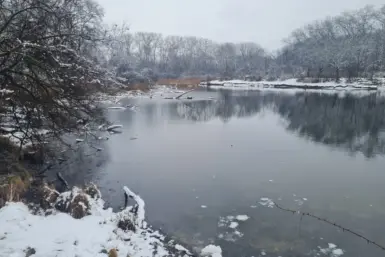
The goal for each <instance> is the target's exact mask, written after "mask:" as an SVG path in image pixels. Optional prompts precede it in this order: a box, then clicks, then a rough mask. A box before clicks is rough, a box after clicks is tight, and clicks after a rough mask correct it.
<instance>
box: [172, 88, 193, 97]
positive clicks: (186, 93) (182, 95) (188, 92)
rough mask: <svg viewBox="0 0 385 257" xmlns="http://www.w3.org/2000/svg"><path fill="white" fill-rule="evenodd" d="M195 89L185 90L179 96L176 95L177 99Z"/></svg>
mask: <svg viewBox="0 0 385 257" xmlns="http://www.w3.org/2000/svg"><path fill="white" fill-rule="evenodd" d="M194 90H195V89H191V90H189V91H187V92H184V93H183V94H180V95H178V96H177V97H175V99H179V98H181V97H182V96H184V95H185V94H187V93H190V92H192V91H194Z"/></svg>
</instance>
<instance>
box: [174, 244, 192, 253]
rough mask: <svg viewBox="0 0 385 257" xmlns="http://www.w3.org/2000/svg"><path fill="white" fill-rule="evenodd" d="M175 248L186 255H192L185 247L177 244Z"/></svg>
mask: <svg viewBox="0 0 385 257" xmlns="http://www.w3.org/2000/svg"><path fill="white" fill-rule="evenodd" d="M174 247H175V249H177V250H178V251H181V252H186V253H188V254H191V253H190V251H189V250H187V249H186V248H185V247H183V246H181V245H180V244H176V245H175V246H174Z"/></svg>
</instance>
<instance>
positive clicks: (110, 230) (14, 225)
mask: <svg viewBox="0 0 385 257" xmlns="http://www.w3.org/2000/svg"><path fill="white" fill-rule="evenodd" d="M124 191H125V192H126V194H127V195H128V196H129V197H130V198H132V199H134V200H135V201H136V205H135V206H130V207H127V208H125V209H124V210H122V211H121V212H117V213H114V212H113V211H112V209H105V208H104V202H103V200H102V199H101V198H100V193H98V194H96V195H94V196H93V197H91V196H90V195H88V194H85V193H84V191H82V190H80V189H78V188H74V189H73V190H72V192H65V193H62V194H60V195H59V197H58V198H57V200H56V201H57V202H58V201H62V202H66V203H67V206H68V205H71V204H73V203H74V202H76V200H75V199H76V196H78V195H86V199H87V200H86V201H85V202H86V203H87V204H84V203H81V204H79V203H78V204H79V206H80V207H81V208H84V209H87V213H88V214H89V215H87V216H85V217H83V218H81V219H75V218H73V217H72V216H71V215H70V214H68V213H63V212H59V211H57V210H56V209H51V210H50V212H52V213H51V214H50V215H44V213H43V212H42V213H41V214H40V215H35V214H33V213H32V212H31V211H30V210H29V209H28V207H27V206H26V205H25V204H24V203H21V202H18V203H7V204H6V206H5V207H3V208H2V209H0V256H12V257H18V256H20V257H25V256H36V257H39V256H41V257H43V256H44V257H46V256H58V257H60V256H63V257H64V256H82V257H87V256H90V257H91V256H92V257H94V256H103V257H105V256H107V255H108V256H124V257H126V256H130V257H150V256H151V257H152V256H192V254H191V253H190V252H189V250H187V249H186V248H184V247H183V246H181V245H179V244H176V243H175V242H174V241H172V240H171V241H168V242H167V240H166V237H165V236H164V235H162V234H160V233H159V232H158V231H154V230H153V229H151V228H150V227H149V226H148V225H147V223H146V222H145V220H144V219H145V209H144V201H143V200H142V198H140V196H138V195H136V194H135V193H133V192H132V191H131V190H129V189H128V188H127V187H124ZM57 202H56V203H57ZM53 206H54V205H53ZM45 213H47V212H45ZM202 254H204V256H215V257H217V256H218V257H220V256H221V250H220V247H216V246H210V247H208V248H204V251H203V252H202ZM207 254H208V255H207Z"/></svg>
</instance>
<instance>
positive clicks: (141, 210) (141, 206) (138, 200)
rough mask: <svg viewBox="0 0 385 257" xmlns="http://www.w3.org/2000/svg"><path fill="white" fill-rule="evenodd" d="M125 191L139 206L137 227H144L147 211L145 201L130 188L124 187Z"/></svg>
mask: <svg viewBox="0 0 385 257" xmlns="http://www.w3.org/2000/svg"><path fill="white" fill-rule="evenodd" d="M123 190H124V192H126V194H127V195H128V196H129V197H131V198H132V199H134V200H135V202H136V203H137V205H138V211H137V219H136V222H137V225H138V226H140V227H142V226H143V225H144V224H143V222H144V218H145V210H144V205H145V204H144V201H143V199H142V198H141V197H140V196H139V195H137V194H135V193H134V192H132V191H131V190H130V189H129V188H128V187H126V186H124V187H123Z"/></svg>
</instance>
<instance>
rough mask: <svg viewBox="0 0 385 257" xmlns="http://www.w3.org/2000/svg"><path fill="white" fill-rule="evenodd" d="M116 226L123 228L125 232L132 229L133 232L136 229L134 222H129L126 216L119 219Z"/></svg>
mask: <svg viewBox="0 0 385 257" xmlns="http://www.w3.org/2000/svg"><path fill="white" fill-rule="evenodd" d="M118 228H120V229H121V230H123V231H125V232H127V231H134V232H135V230H136V229H135V226H134V224H133V223H132V222H131V220H129V219H127V218H124V219H121V220H119V222H118Z"/></svg>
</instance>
